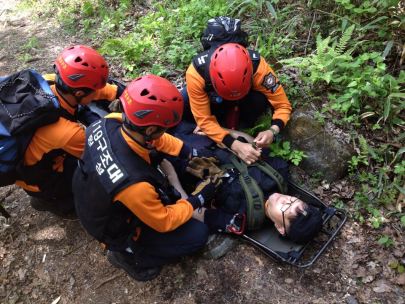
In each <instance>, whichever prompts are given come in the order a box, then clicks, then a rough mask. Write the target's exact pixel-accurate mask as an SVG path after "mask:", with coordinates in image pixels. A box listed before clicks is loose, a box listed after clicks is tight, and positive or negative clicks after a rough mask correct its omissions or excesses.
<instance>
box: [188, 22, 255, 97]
mask: <svg viewBox="0 0 405 304" xmlns="http://www.w3.org/2000/svg"><path fill="white" fill-rule="evenodd" d="M206 26H207V27H206V28H205V29H204V31H203V33H202V34H201V36H200V41H201V44H202V46H203V48H204V52H202V53H200V54H198V55H197V56H195V57H194V60H193V65H194V68H195V69H196V70H197V72H198V73H199V74H200V75H201V77H203V78H204V81H205V87H204V91H205V92H207V94H208V97H209V99H210V102H211V103H221V102H222V97H220V96H219V95H218V93H217V92H216V91H215V90H214V87H213V85H212V82H211V77H210V75H209V66H210V63H211V57H212V54H213V53H214V52H215V50H216V49H217V48H218V47H220V46H221V45H223V44H226V43H237V44H240V45H242V46H243V47H245V48H246V47H247V46H248V44H249V42H248V34H247V33H246V32H244V31H242V29H241V21H240V20H239V19H234V18H230V17H226V16H219V17H215V18H212V19H209V20H208V21H207V23H206ZM248 52H249V55H250V58H251V60H252V64H253V74H254V73H256V71H257V68H258V67H259V64H260V54H259V52H257V51H253V50H248Z"/></svg>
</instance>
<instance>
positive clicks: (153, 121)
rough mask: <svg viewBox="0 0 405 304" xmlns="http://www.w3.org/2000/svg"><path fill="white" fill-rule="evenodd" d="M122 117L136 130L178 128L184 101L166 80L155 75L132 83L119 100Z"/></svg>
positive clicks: (139, 78) (142, 77)
mask: <svg viewBox="0 0 405 304" xmlns="http://www.w3.org/2000/svg"><path fill="white" fill-rule="evenodd" d="M120 99H121V102H122V106H123V108H124V112H125V115H126V116H127V118H128V120H129V121H130V122H131V123H133V124H134V125H135V126H139V127H144V126H151V125H155V126H160V127H163V128H169V127H172V126H175V125H177V124H178V123H179V122H180V119H181V115H183V99H182V98H181V94H180V92H179V90H178V89H177V88H176V87H175V86H174V85H173V84H172V83H171V82H170V81H168V80H166V79H164V78H162V77H158V76H155V75H145V76H141V77H138V78H136V79H134V80H133V81H132V82H131V83H130V84H129V85H128V86H127V88H126V89H125V91H124V93H122V95H121V96H120Z"/></svg>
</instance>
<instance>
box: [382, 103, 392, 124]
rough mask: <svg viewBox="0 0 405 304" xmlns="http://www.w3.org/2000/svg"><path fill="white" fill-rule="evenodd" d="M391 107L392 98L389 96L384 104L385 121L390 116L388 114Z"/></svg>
mask: <svg viewBox="0 0 405 304" xmlns="http://www.w3.org/2000/svg"><path fill="white" fill-rule="evenodd" d="M390 108H391V99H389V98H387V99H386V100H385V104H384V114H383V117H384V121H385V120H386V119H387V118H388V115H389V114H390Z"/></svg>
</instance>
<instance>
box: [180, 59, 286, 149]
mask: <svg viewBox="0 0 405 304" xmlns="http://www.w3.org/2000/svg"><path fill="white" fill-rule="evenodd" d="M186 82H187V92H188V96H189V98H190V107H191V111H192V113H193V116H194V119H195V121H196V123H197V125H198V126H199V127H200V128H201V130H202V131H203V132H204V133H205V134H207V136H209V137H210V138H211V139H212V140H214V141H215V142H216V143H223V142H224V139H225V137H227V136H230V133H229V132H227V131H225V130H224V129H223V128H222V127H221V126H220V125H219V123H218V121H217V119H216V117H215V116H214V115H212V113H211V108H210V101H209V97H208V94H207V92H205V91H204V87H205V81H204V78H203V77H202V76H201V75H200V74H199V73H198V71H197V70H196V68H195V67H194V65H193V63H192V64H191V65H190V66H189V68H188V69H187V72H186ZM251 90H254V91H258V92H261V93H263V94H264V95H265V96H266V98H267V99H268V100H269V102H270V104H271V105H272V107H273V108H274V113H273V117H272V124H276V125H278V126H280V129H282V128H283V127H284V126H285V125H286V124H287V122H288V120H289V119H290V113H291V111H292V107H291V104H290V102H289V101H288V98H287V96H286V94H285V92H284V89H283V87H282V86H281V84H279V82H278V79H277V77H276V75H275V73H274V71H273V70H272V69H271V67H270V66H269V64H268V63H267V62H266V60H265V59H264V58H263V57H261V56H260V63H259V66H258V68H257V70H256V72H255V73H254V74H253V79H252V88H251Z"/></svg>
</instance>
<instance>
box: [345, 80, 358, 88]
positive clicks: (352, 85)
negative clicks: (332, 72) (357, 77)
mask: <svg viewBox="0 0 405 304" xmlns="http://www.w3.org/2000/svg"><path fill="white" fill-rule="evenodd" d="M356 85H357V81H352V82H351V83H349V85H348V86H347V87H348V88H351V87H354V86H356Z"/></svg>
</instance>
